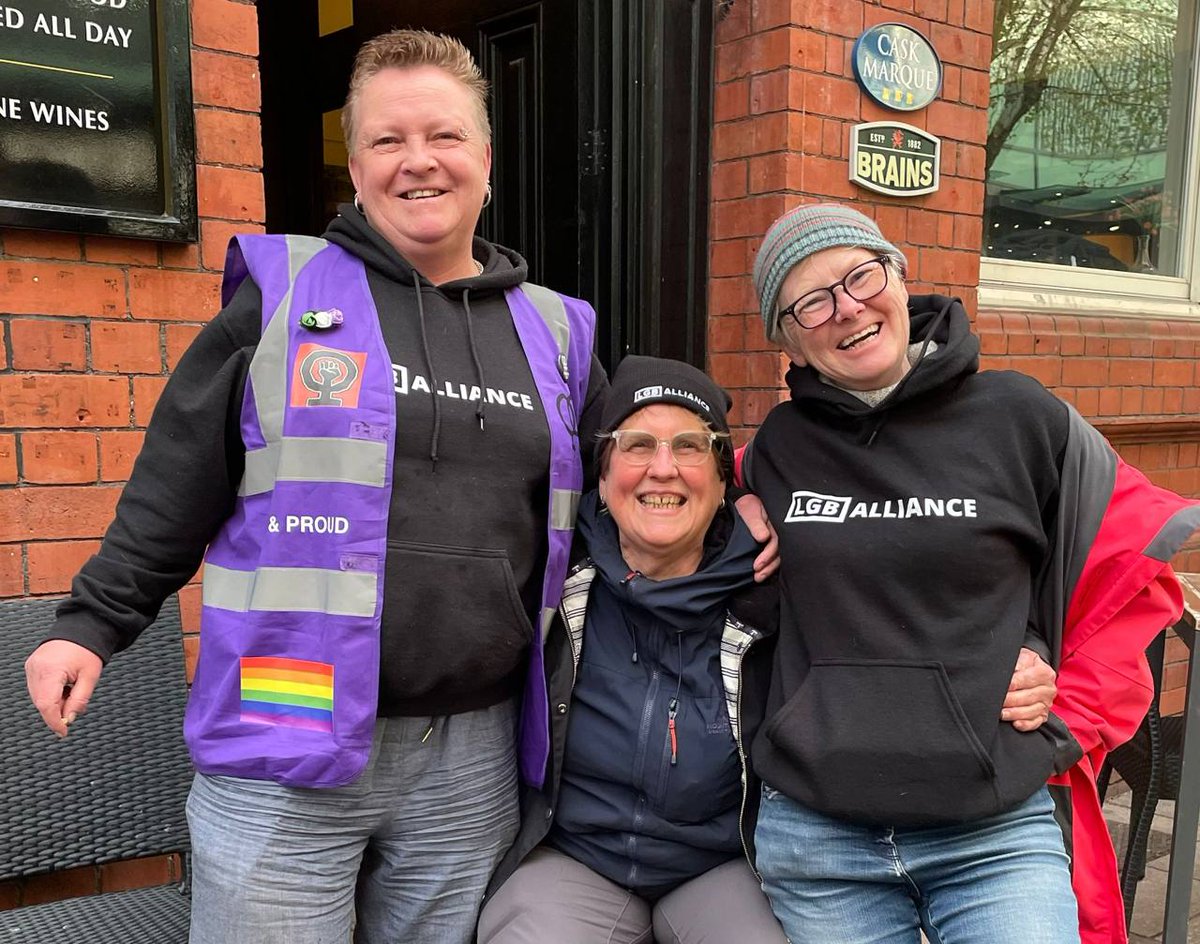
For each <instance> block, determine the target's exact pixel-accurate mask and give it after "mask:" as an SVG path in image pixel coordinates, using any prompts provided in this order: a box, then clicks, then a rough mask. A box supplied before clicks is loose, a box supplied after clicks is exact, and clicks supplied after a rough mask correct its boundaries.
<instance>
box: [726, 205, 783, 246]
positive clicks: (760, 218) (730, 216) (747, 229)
mask: <svg viewBox="0 0 1200 944" xmlns="http://www.w3.org/2000/svg"><path fill="white" fill-rule="evenodd" d="M784 203H785V197H784V195H783V194H766V195H764V196H761V197H746V198H745V199H742V200H728V201H726V202H724V203H718V204H716V205H715V206H714V207H713V225H712V233H711V234H710V237H709V238H711V239H732V238H734V237H738V236H752V237H756V238H760V239H761V238H762V234H763V233H765V232H766V230H767V227H768V226H770V225H771V223H773V222H774V221H775V218H776V217H778V216H779V215H780V214H781V213H782V212H783V208H784Z"/></svg>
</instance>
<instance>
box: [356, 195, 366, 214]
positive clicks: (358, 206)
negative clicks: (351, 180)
mask: <svg viewBox="0 0 1200 944" xmlns="http://www.w3.org/2000/svg"><path fill="white" fill-rule="evenodd" d="M353 203H354V209H356V210H358V212H359V213H362V214H363V216H366V215H367V214H366V213H365V212H363V208H362V200H361V199H360V198H359V196H358V191H357V190H356V191H354V200H353Z"/></svg>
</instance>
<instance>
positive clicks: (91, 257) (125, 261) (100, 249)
mask: <svg viewBox="0 0 1200 944" xmlns="http://www.w3.org/2000/svg"><path fill="white" fill-rule="evenodd" d="M85 246H86V251H87V259H88V262H111V263H113V264H115V265H158V243H150V242H143V241H142V240H139V239H116V238H114V237H111V236H89V237H87V241H86V243H85Z"/></svg>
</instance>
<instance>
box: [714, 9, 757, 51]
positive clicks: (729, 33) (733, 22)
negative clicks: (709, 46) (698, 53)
mask: <svg viewBox="0 0 1200 944" xmlns="http://www.w3.org/2000/svg"><path fill="white" fill-rule="evenodd" d="M718 11H719V15H718V16H717V28H716V44H717V45H718V46H723V45H725V44H727V43H730V42H732V41H733V40H736V39H737V38H738V37H741V36H745V35H746V34H747V33H749V32H750V4H749V3H730V4H729V5H727V6H721V7H719V8H718Z"/></svg>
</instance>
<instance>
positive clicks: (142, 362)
mask: <svg viewBox="0 0 1200 944" xmlns="http://www.w3.org/2000/svg"><path fill="white" fill-rule="evenodd" d="M91 327H92V369H93V370H97V371H111V372H113V373H116V372H118V371H119V372H121V373H125V374H157V373H161V372H162V367H163V364H162V350H161V348H160V343H159V327H158V325H156V324H136V323H131V322H128V321H93V322H92V325H91Z"/></svg>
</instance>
